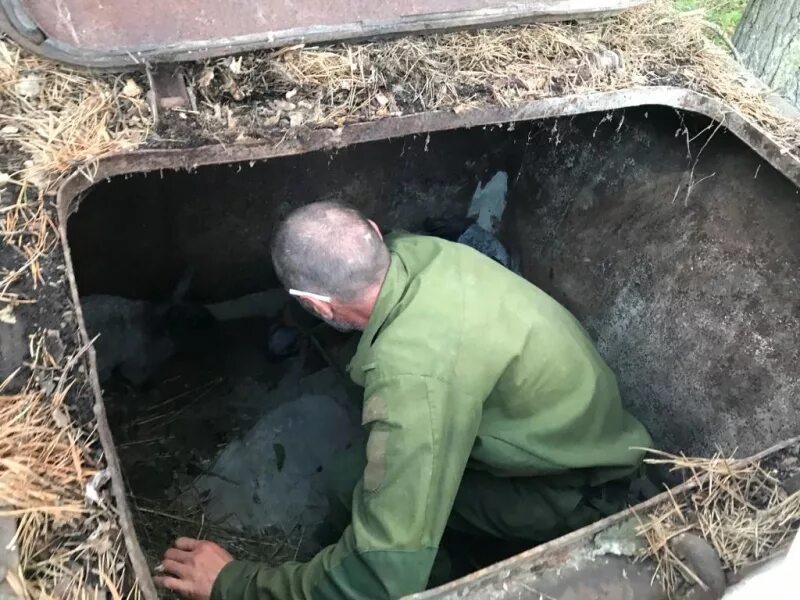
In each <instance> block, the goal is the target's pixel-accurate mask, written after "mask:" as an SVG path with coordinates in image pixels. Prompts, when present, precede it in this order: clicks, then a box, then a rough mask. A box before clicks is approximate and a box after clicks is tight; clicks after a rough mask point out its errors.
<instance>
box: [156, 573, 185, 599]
mask: <svg viewBox="0 0 800 600" xmlns="http://www.w3.org/2000/svg"><path fill="white" fill-rule="evenodd" d="M154 579H155V582H156V585H160V586H161V587H165V588H167V589H168V590H172V591H173V592H178V593H179V594H186V595H188V594H189V593H190V592H191V591H192V589H191V587H190V585H189V583H188V582H187V581H184V580H183V579H178V578H177V577H155V578H154Z"/></svg>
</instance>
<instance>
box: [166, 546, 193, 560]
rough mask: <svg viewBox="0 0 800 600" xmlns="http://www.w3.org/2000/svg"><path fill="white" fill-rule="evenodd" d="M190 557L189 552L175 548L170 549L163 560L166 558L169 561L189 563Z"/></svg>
mask: <svg viewBox="0 0 800 600" xmlns="http://www.w3.org/2000/svg"><path fill="white" fill-rule="evenodd" d="M191 557H192V553H191V552H187V551H186V550H178V549H177V548H170V549H169V550H167V551H166V552H165V553H164V558H165V559H166V558H168V559H170V560H175V561H178V562H182V563H185V562H189V560H190V559H191Z"/></svg>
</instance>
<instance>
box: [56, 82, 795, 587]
mask: <svg viewBox="0 0 800 600" xmlns="http://www.w3.org/2000/svg"><path fill="white" fill-rule="evenodd" d="M641 106H667V107H671V108H674V109H677V110H685V111H689V112H693V113H697V114H700V115H704V116H706V117H709V118H710V119H713V120H714V121H716V122H718V123H720V124H723V125H724V126H725V127H727V129H728V130H729V131H730V132H731V133H733V134H734V135H735V136H736V137H738V138H739V139H740V140H741V141H742V142H744V143H745V144H746V145H747V146H749V147H750V148H752V149H753V150H754V151H755V152H756V153H757V154H758V155H760V156H761V157H762V158H763V159H764V160H765V161H766V162H768V163H769V164H770V165H772V166H773V167H774V168H775V169H776V170H778V171H779V172H780V173H782V174H783V175H784V176H785V177H786V178H787V179H789V180H790V181H791V182H792V183H794V184H795V185H797V186H798V187H800V158H798V157H797V156H795V155H793V154H790V153H788V152H786V151H784V150H783V149H782V148H781V147H779V146H778V145H777V144H776V143H775V142H774V141H773V140H772V139H771V138H770V137H769V136H768V135H767V134H766V133H765V132H764V131H763V130H761V129H760V128H758V127H757V126H755V125H754V124H753V123H752V122H750V121H748V120H747V119H746V118H744V117H743V116H742V115H741V114H739V113H738V112H736V111H735V110H733V109H732V108H730V107H729V106H727V105H725V104H724V103H723V102H721V101H719V100H716V99H714V98H711V97H709V96H705V95H702V94H699V93H697V92H694V91H691V90H687V89H683V88H675V87H645V88H631V89H628V90H622V91H616V92H599V93H592V94H585V95H576V96H565V97H561V98H549V99H543V100H536V101H532V102H528V103H525V104H521V105H519V106H515V107H492V108H485V109H472V110H468V111H466V112H463V113H460V114H456V113H454V112H452V111H438V112H429V113H420V114H414V115H407V116H402V117H390V118H385V119H382V120H378V121H371V122H366V123H358V124H353V125H347V126H345V127H343V128H341V129H339V130H330V129H324V130H304V131H302V132H298V135H296V136H295V137H293V138H288V139H287V138H284V137H283V135H282V132H276V137H275V139H272V138H264V139H260V140H258V141H255V142H243V143H235V144H230V145H206V146H198V147H194V148H185V149H160V150H159V149H153V150H148V149H143V150H134V151H131V152H124V153H118V154H111V155H106V156H101V157H99V158H98V161H97V163H96V166H97V168H96V170H93V171H92V173H91V174H89V173H88V172H87V171H85V170H81V171H77V172H75V173H74V174H73V175H72V176H71V177H69V178H68V179H67V180H65V182H64V183H63V184H62V186H61V187H60V189H59V191H58V194H57V201H56V205H57V213H58V222H59V223H58V229H59V235H60V237H61V243H62V247H63V250H64V260H65V263H66V266H67V270H66V274H67V279H68V281H69V286H70V291H71V298H72V301H73V304H74V306H75V310H76V314H77V317H78V323H79V329H80V335H81V338H82V339H83V341H84V342H85V343H86V344H87V347H89V351H88V356H89V364H90V382H91V386H92V391H93V394H94V397H95V407H94V412H95V415H96V418H97V428H98V434H99V438H100V442H101V445H102V447H103V450H104V455H105V457H106V460H107V463H108V468H109V470H110V471H111V490H112V494H113V496H114V499H115V501H116V504H117V507H118V511H119V516H120V526H121V528H122V531H123V535H124V538H125V543H126V546H127V550H128V554H129V557H130V559H131V563H132V565H133V568H134V573H135V575H136V578H137V580H138V582H139V585H140V586H141V589H142V595H143V597H144V598H145V599H146V600H155V599H156V598H157V595H156V590H155V586H154V584H153V581H152V577H151V574H150V571H149V568H148V566H147V562H146V560H145V558H144V554H143V553H142V550H141V547H140V546H139V542H138V538H137V536H136V531H135V529H134V524H133V518H132V514H131V511H130V507H129V506H128V501H127V498H126V492H125V484H124V479H123V477H122V471H121V467H120V462H119V457H118V454H117V450H116V447H115V445H114V441H113V436H112V433H111V430H110V428H109V425H108V420H107V418H106V409H105V404H104V401H103V396H102V391H101V388H100V382H99V379H98V375H97V363H96V357H95V352H94V348H93V347H91V344H90V343H89V342H90V338H89V336H88V333H87V331H86V326H85V324H84V320H83V313H82V309H81V305H80V299H79V296H78V287H77V283H76V280H75V274H74V269H73V262H72V255H71V252H70V246H69V240H68V239H67V221H68V219H69V216H70V215H71V214H72V212H74V211H75V210H76V209H77V207H78V205H79V203H80V200H81V198H82V197H83V196H84V194H85V193H86V192H87V191H88V190H89V189H90V188H91V187H92V186H94V185H95V184H96V183H97V182H98V181H99V180H102V179H108V178H111V177H115V176H118V175H124V174H128V173H139V172H148V171H157V170H160V169H187V170H193V169H196V168H197V167H200V166H207V165H215V164H224V163H234V162H244V161H251V160H269V159H271V158H276V157H280V156H291V155H297V154H305V153H308V152H313V151H319V150H335V149H337V148H343V147H345V146H351V145H355V144H360V143H364V142H370V141H377V140H384V139H391V138H397V137H401V136H407V135H424V134H427V133H428V132H436V131H446V130H453V129H461V128H471V127H483V126H502V125H507V124H510V123H514V122H517V121H532V120H538V119H546V118H552V117H570V116H574V115H580V114H586V113H593V112H605V111H613V110H621V109H625V108H633V107H641ZM278 142H280V143H278ZM90 175H91V176H90ZM778 447H783V445H780V444H779V445H778V446H775V447H773V448H771V449H770V450H768V451H765V452H764V453H762V454H761V455H757V456H762V455H766V454H768V453H770V452H772V451H774V450H775V448H778ZM686 489H688V488H684V487H680V488H676V489H675V490H673V493H678V492H681V491H686ZM665 501H669V496H668V495H662V496H659V497H657V498H656V499H653V500H651V501H649V502H647V503H645V504H642V505H639V506H637V507H633V508H632V509H629V510H628V511H624V512H623V513H618V514H617V515H614V516H612V517H610V518H609V519H605V520H603V521H600V522H598V523H595V524H594V525H590V526H588V527H585V528H583V529H580V530H578V531H575V532H573V533H571V534H568V535H567V536H564V537H562V538H559V539H557V540H555V541H553V542H550V543H548V544H547V545H544V546H540V547H538V548H535V549H533V550H530V551H528V552H525V553H523V554H520V555H517V556H516V557H513V558H511V559H508V560H507V561H504V562H502V563H497V564H495V565H492V566H490V567H488V568H487V569H484V570H482V571H479V572H477V573H474V574H472V575H469V576H467V577H465V578H462V579H460V580H457V581H455V582H453V583H451V584H448V585H447V586H444V587H441V588H437V589H435V590H430V591H428V592H424V593H422V594H421V595H417V596H414V598H415V599H416V598H419V600H428V599H430V600H433V599H435V598H440V597H443V596H442V594H446V593H448V592H450V591H454V590H459V591H464V590H468V589H470V586H472V585H473V584H474V583H475V582H476V581H485V580H487V578H488V579H490V580H497V579H498V577H499V578H500V579H502V577H501V576H502V574H503V573H511V572H512V570H510V569H509V566H513V567H515V568H516V567H518V566H521V567H523V568H525V569H533V568H536V567H538V566H541V565H546V564H550V563H553V564H561V563H560V562H559V561H563V560H566V558H565V557H568V556H569V555H570V553H572V552H573V551H575V548H576V547H577V545H579V544H580V543H582V542H585V541H587V540H591V539H592V538H593V536H594V535H596V534H597V533H598V532H599V531H601V530H603V529H604V528H607V527H610V526H611V525H613V524H615V523H619V522H620V521H622V520H624V519H625V518H626V517H630V516H631V515H633V514H635V512H637V511H638V512H640V513H641V512H642V511H644V510H646V509H649V508H651V507H653V506H655V505H656V504H658V503H659V502H665ZM545 550H546V551H547V552H545ZM548 561H549V562H548ZM497 597H500V596H497Z"/></svg>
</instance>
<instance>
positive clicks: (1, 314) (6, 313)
mask: <svg viewBox="0 0 800 600" xmlns="http://www.w3.org/2000/svg"><path fill="white" fill-rule="evenodd" d="M16 322H17V317H16V316H14V307H13V306H11V305H10V304H6V305H5V306H4V307H3V308H0V323H5V324H6V325H14V324H15V323H16Z"/></svg>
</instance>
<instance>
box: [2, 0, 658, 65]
mask: <svg viewBox="0 0 800 600" xmlns="http://www.w3.org/2000/svg"><path fill="white" fill-rule="evenodd" d="M645 1H646V0H528V1H526V0H517V1H510V0H384V1H381V0H338V1H335V0H134V1H131V0H0V29H2V30H3V31H4V32H5V33H6V34H8V36H9V37H11V38H12V39H14V40H15V41H17V42H18V43H20V44H21V45H22V46H24V47H26V48H28V49H29V50H31V51H33V52H37V53H38V54H41V55H43V56H47V57H50V58H54V59H56V60H60V61H62V62H66V63H71V64H75V65H82V66H90V67H124V66H130V65H136V64H143V63H146V62H148V63H153V62H171V61H179V60H193V59H199V58H205V57H209V56H223V55H226V54H234V53H238V52H244V51H248V50H255V49H260V48H275V47H280V46H287V45H293V44H300V43H317V42H328V41H337V40H352V39H359V38H362V39H363V38H367V37H374V36H382V35H392V34H406V33H417V32H428V31H442V30H448V29H456V28H464V27H474V26H479V25H500V24H507V23H519V22H530V21H556V20H564V19H578V18H586V17H594V16H598V15H603V14H609V13H614V12H619V11H621V10H624V9H626V8H630V7H632V6H635V5H638V4H643V3H644V2H645Z"/></svg>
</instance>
